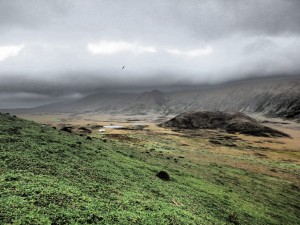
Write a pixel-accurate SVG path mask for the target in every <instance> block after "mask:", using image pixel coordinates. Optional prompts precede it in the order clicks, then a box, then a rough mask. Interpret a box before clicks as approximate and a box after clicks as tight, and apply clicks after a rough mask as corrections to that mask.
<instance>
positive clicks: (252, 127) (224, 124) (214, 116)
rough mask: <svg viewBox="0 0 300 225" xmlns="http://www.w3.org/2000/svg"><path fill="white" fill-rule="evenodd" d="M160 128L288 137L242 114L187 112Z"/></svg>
mask: <svg viewBox="0 0 300 225" xmlns="http://www.w3.org/2000/svg"><path fill="white" fill-rule="evenodd" d="M160 126H162V127H170V128H177V129H221V130H224V131H227V132H228V133H240V134H246V135H253V136H262V137H288V135H287V134H285V133H282V132H280V131H277V130H274V129H272V128H269V127H266V126H264V125H262V124H260V123H259V122H258V121H257V120H255V119H253V118H251V117H249V116H246V115H245V114H243V113H228V112H220V111H217V112H210V111H199V112H187V113H183V114H181V115H179V116H177V117H175V118H173V119H171V120H169V121H167V122H164V123H162V124H160Z"/></svg>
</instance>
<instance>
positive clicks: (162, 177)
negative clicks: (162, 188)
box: [156, 171, 170, 181]
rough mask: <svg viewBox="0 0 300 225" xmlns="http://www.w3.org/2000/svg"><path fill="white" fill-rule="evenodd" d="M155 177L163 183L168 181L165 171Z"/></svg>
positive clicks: (168, 177)
mask: <svg viewBox="0 0 300 225" xmlns="http://www.w3.org/2000/svg"><path fill="white" fill-rule="evenodd" d="M156 176H157V177H158V178H160V179H162V180H164V181H169V180H170V176H169V174H168V173H167V172H166V171H160V172H158V173H157V174H156Z"/></svg>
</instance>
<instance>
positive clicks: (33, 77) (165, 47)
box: [0, 0, 300, 108]
mask: <svg viewBox="0 0 300 225" xmlns="http://www.w3.org/2000/svg"><path fill="white" fill-rule="evenodd" d="M299 10H300V1H298V0H284V1H283V0H251V1H245V0H228V1H219V0H204V1H197V0H190V1H183V0H172V1H171V0H165V1H161V0H149V1H139V0H116V1H109V0H102V1H92V0H65V1H61V0H53V1H46V0H27V1H22V0H10V1H6V0H0V32H1V37H0V81H1V82H0V99H2V100H1V102H2V103H3V102H5V101H4V100H3V99H6V100H9V98H11V99H14V98H16V96H17V97H18V98H19V96H20V95H23V94H24V93H25V94H24V96H27V97H26V98H30V99H32V98H33V96H41V95H42V96H47V98H49V99H51V98H55V99H58V98H59V96H81V95H84V94H88V93H90V92H95V91H101V90H103V89H108V88H113V87H119V88H121V87H124V88H128V87H130V88H131V87H147V86H149V87H156V86H172V85H181V84H182V85H196V84H203V83H218V82H223V81H228V80H234V79H242V78H245V77H249V76H250V77H251V76H268V75H281V74H282V75H285V74H286V75H290V74H299V71H300V64H299V60H300V14H299ZM123 65H126V67H125V69H124V70H122V67H123ZM38 98H39V99H45V98H40V97H38ZM6 102H7V101H6ZM1 107H5V104H4V103H3V104H2V105H1V103H0V108H1Z"/></svg>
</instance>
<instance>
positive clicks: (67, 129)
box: [60, 127, 72, 133]
mask: <svg viewBox="0 0 300 225" xmlns="http://www.w3.org/2000/svg"><path fill="white" fill-rule="evenodd" d="M60 130H61V131H65V132H68V133H72V129H71V128H70V127H63V128H61V129H60Z"/></svg>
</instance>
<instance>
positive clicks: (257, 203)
mask: <svg viewBox="0 0 300 225" xmlns="http://www.w3.org/2000/svg"><path fill="white" fill-rule="evenodd" d="M0 158H1V161H0V223H1V224H99V223H105V224H297V223H299V222H300V218H299V217H298V216H299V207H297V206H298V205H299V201H298V200H299V197H300V196H299V188H298V187H297V186H295V185H291V184H290V183H289V182H287V181H284V180H281V179H278V178H276V179H275V178H274V177H269V176H267V175H262V174H261V175H258V174H255V173H252V172H249V171H244V170H240V169H236V168H233V167H228V166H218V165H215V164H211V165H208V166H207V165H206V166H203V165H196V164H191V163H189V162H188V161H183V162H185V163H180V162H179V163H178V164H176V163H169V162H168V160H166V159H163V158H157V157H151V155H149V156H148V157H145V155H144V154H141V153H140V151H139V149H137V148H136V147H135V146H134V145H132V144H131V143H128V142H119V141H116V140H113V139H108V140H106V139H105V140H104V139H95V138H93V139H92V140H87V139H86V138H85V137H81V136H78V135H74V134H70V133H67V132H63V131H58V130H56V129H53V128H51V127H48V126H41V125H39V124H37V123H34V122H30V121H26V120H22V119H18V118H15V117H12V116H10V115H6V114H0ZM162 169H163V170H166V171H168V173H169V174H170V176H171V180H170V181H163V180H160V179H159V178H158V177H156V176H155V174H156V173H157V172H158V171H160V170H162ZM297 215H298V216H297Z"/></svg>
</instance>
